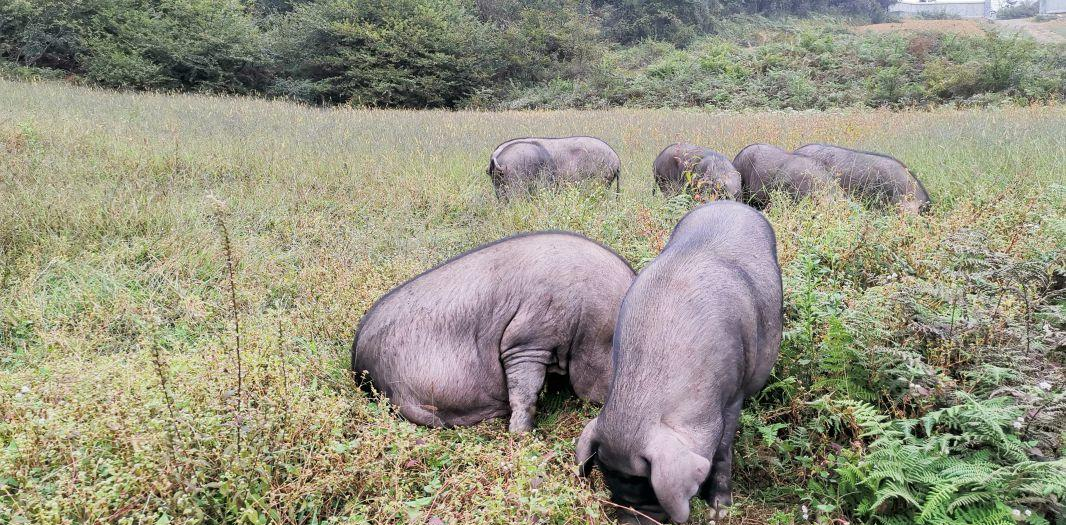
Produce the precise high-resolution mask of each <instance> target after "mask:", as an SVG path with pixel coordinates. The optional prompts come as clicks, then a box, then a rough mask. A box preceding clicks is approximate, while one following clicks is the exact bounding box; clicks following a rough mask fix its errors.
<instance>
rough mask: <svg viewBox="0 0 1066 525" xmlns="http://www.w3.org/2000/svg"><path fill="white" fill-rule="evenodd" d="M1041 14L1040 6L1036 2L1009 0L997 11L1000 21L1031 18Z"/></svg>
mask: <svg viewBox="0 0 1066 525" xmlns="http://www.w3.org/2000/svg"><path fill="white" fill-rule="evenodd" d="M1038 14H1040V4H1039V2H1036V1H1026V0H1021V1H1019V0H1007V2H1006V5H1004V6H1003V7H1002V8H1001V9H1000V10H999V11H996V18H998V19H1000V20H1009V19H1012V18H1029V17H1031V16H1036V15H1038Z"/></svg>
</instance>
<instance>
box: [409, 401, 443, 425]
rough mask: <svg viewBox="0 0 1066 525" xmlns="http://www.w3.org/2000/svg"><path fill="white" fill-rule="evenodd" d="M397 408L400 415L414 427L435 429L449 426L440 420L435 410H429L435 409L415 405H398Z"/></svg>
mask: <svg viewBox="0 0 1066 525" xmlns="http://www.w3.org/2000/svg"><path fill="white" fill-rule="evenodd" d="M397 406H398V408H397V410H398V411H399V412H400V415H401V416H403V418H404V419H406V420H408V421H410V422H412V423H414V424H416V425H422V426H426V427H436V428H443V427H449V426H451V425H449V424H447V423H446V422H445V421H444V420H443V419H441V418H440V416H438V415H437V413H436V411H435V410H430V408H435V407H426V406H422V405H416V404H398V405H397Z"/></svg>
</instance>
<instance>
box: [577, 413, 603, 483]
mask: <svg viewBox="0 0 1066 525" xmlns="http://www.w3.org/2000/svg"><path fill="white" fill-rule="evenodd" d="M598 446H599V445H598V444H597V443H596V419H593V420H592V421H589V422H588V424H587V425H585V429H584V430H582V431H581V437H579V438H577V466H578V468H579V472H580V473H581V476H582V477H586V478H587V477H588V475H589V474H590V473H592V465H593V461H592V457H593V456H595V455H596V449H597V448H598Z"/></svg>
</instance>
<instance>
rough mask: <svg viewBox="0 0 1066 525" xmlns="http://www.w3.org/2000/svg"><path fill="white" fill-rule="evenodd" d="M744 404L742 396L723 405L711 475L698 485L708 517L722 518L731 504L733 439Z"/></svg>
mask: <svg viewBox="0 0 1066 525" xmlns="http://www.w3.org/2000/svg"><path fill="white" fill-rule="evenodd" d="M743 406H744V396H742V395H741V396H739V399H738V400H737V401H735V402H733V403H732V404H730V405H727V406H726V407H725V410H724V411H723V413H722V440H721V441H720V442H719V444H718V449H717V450H716V451H715V453H714V462H713V463H712V465H711V475H710V476H708V477H707V481H706V482H704V484H703V486H702V487H700V497H701V498H703V500H704V501H706V502H707V504H708V505H710V507H711V510H710V518H711V519H712V520H715V519H724V518H725V517H726V515H727V514H728V509H727V507H729V506H730V505H732V504H733V495H732V485H731V482H732V481H731V478H732V477H733V440H734V439H735V438H736V435H737V426H738V425H739V424H740V410H741V408H742V407H743Z"/></svg>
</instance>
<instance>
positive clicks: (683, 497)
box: [645, 429, 711, 523]
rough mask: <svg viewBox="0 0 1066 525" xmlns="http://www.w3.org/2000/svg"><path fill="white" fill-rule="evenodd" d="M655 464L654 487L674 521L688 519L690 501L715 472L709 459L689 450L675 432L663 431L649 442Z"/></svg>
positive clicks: (651, 462)
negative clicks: (708, 476) (712, 472)
mask: <svg viewBox="0 0 1066 525" xmlns="http://www.w3.org/2000/svg"><path fill="white" fill-rule="evenodd" d="M645 458H647V460H648V463H650V464H651V487H652V489H654V490H655V497H656V498H657V499H658V500H659V504H660V505H662V506H663V509H664V510H666V512H667V514H669V515H670V519H671V520H673V521H674V522H676V523H684V522H685V521H686V520H688V515H689V510H690V509H689V504H688V502H689V500H690V499H692V496H695V495H696V492H699V490H700V485H702V484H703V482H704V480H706V479H707V475H708V474H709V473H710V472H711V462H710V461H708V460H707V458H705V457H703V456H701V455H699V454H696V453H695V452H692V451H691V450H689V448H688V447H686V446H685V445H684V444H683V443H681V441H680V440H679V439H678V438H677V435H676V434H674V432H673V431H672V430H668V429H662V430H659V431H658V432H656V433H655V435H654V436H653V437H652V439H651V440H650V441H649V442H648V448H647V451H646V453H645Z"/></svg>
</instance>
